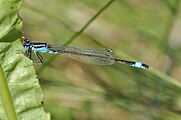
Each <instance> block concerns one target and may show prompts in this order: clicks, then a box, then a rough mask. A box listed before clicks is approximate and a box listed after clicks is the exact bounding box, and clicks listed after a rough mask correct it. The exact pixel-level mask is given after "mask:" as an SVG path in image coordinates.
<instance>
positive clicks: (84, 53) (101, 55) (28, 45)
mask: <svg viewBox="0 0 181 120" xmlns="http://www.w3.org/2000/svg"><path fill="white" fill-rule="evenodd" d="M23 45H24V50H25V55H26V56H27V57H29V58H30V59H32V52H34V54H35V56H36V57H37V58H38V61H39V62H40V63H42V62H43V57H42V56H41V55H40V53H50V54H64V55H67V56H68V57H70V58H72V59H75V60H78V61H81V62H85V63H89V64H96V65H112V64H114V63H116V62H118V63H122V64H126V65H129V66H133V67H137V68H143V69H148V68H149V66H148V65H147V64H144V63H141V62H133V61H127V60H120V59H116V58H113V57H112V54H113V51H112V50H111V49H108V48H78V47H72V46H52V45H49V44H47V43H41V42H30V41H29V40H28V39H24V40H23Z"/></svg>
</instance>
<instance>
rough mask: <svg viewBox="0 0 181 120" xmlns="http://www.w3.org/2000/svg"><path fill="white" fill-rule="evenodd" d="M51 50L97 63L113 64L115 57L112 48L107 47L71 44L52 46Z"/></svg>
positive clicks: (83, 60)
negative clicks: (80, 46) (86, 46)
mask: <svg viewBox="0 0 181 120" xmlns="http://www.w3.org/2000/svg"><path fill="white" fill-rule="evenodd" d="M49 50H51V51H53V52H59V53H60V54H61V53H62V54H64V55H66V56H68V57H70V58H72V59H75V60H78V61H81V62H85V63H89V64H97V65H112V64H114V63H115V59H114V58H113V57H112V56H111V54H112V53H113V52H112V50H110V49H107V48H77V47H71V46H61V47H60V46H51V47H50V48H49Z"/></svg>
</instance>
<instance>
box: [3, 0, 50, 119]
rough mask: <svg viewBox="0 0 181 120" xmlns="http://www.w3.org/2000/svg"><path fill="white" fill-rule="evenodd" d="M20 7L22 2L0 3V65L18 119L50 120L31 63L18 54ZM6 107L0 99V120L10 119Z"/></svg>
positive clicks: (19, 47)
mask: <svg viewBox="0 0 181 120" xmlns="http://www.w3.org/2000/svg"><path fill="white" fill-rule="evenodd" d="M21 4H22V0H14V1H12V0H11V1H10V0H1V1H0V8H1V9H0V21H1V24H0V64H1V65H2V68H3V71H4V75H5V78H6V80H7V84H8V88H9V90H10V93H11V97H12V100H13V104H14V108H15V111H16V114H17V118H18V120H33V119H34V120H35V119H38V120H48V119H50V115H49V114H48V113H45V111H44V108H43V105H42V103H41V102H42V100H43V92H42V89H41V87H40V85H39V81H38V79H36V75H35V71H34V68H33V66H32V65H31V64H32V62H31V61H30V60H29V59H28V58H26V57H25V56H24V55H23V54H21V53H20V54H17V51H18V50H22V49H23V47H22V43H21V28H22V21H21V19H20V17H19V16H18V14H17V13H18V10H19V8H20V6H21ZM0 84H2V83H0ZM0 89H1V91H2V92H1V93H4V94H6V93H5V92H3V91H4V90H3V89H2V88H0ZM7 101H10V100H7ZM5 106H6V104H3V102H2V101H1V100H0V120H7V119H8V118H7V114H6V112H5V110H4V107H5ZM7 106H8V105H7ZM14 119H15V118H14Z"/></svg>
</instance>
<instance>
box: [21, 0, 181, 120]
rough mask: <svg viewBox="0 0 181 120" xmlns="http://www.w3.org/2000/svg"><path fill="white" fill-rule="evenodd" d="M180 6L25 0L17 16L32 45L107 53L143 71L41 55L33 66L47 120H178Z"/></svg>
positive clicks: (131, 0)
mask: <svg viewBox="0 0 181 120" xmlns="http://www.w3.org/2000/svg"><path fill="white" fill-rule="evenodd" d="M180 7H181V2H180V0H115V1H114V0H110V1H109V0H51V1H50V0H26V1H25V2H24V4H23V6H22V8H21V10H20V16H21V17H22V19H23V22H24V28H23V32H24V33H23V34H24V36H25V37H28V38H29V39H31V40H32V41H38V42H47V43H49V44H52V45H67V46H68V45H69V46H78V47H83V48H102V47H106V48H111V49H112V50H114V52H115V54H114V57H116V58H119V59H126V60H133V61H141V62H144V63H148V64H149V65H150V69H149V70H143V69H137V68H133V67H130V66H127V65H122V64H119V63H118V64H114V65H112V66H98V65H90V64H86V63H81V62H78V61H75V60H72V59H70V58H67V57H64V56H63V55H49V54H43V57H44V63H43V64H41V65H40V64H34V66H35V69H36V73H37V75H38V79H39V81H40V84H41V86H42V89H43V91H44V94H45V98H44V106H45V111H47V112H50V113H51V118H52V120H181V115H180V114H181V40H180V39H181V9H179V8H180ZM99 12H100V14H98V13H99ZM96 14H98V16H97V17H95V15H96ZM93 17H95V18H94V19H93V21H92V22H90V24H88V22H89V21H90V20H91V19H92V18H93ZM86 25H88V26H86ZM84 28H85V29H84ZM81 30H82V31H81ZM79 33H80V34H79Z"/></svg>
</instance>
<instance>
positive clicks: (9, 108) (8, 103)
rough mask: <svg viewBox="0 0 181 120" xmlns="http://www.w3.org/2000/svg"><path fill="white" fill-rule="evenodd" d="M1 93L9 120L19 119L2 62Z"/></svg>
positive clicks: (0, 71)
mask: <svg viewBox="0 0 181 120" xmlns="http://www.w3.org/2000/svg"><path fill="white" fill-rule="evenodd" d="M0 94H1V99H2V102H3V105H4V109H5V111H6V115H7V118H8V119H9V120H17V116H16V113H15V109H14V106H13V102H12V98H11V95H10V92H9V89H8V85H7V82H6V79H5V76H4V72H3V69H2V66H1V64H0Z"/></svg>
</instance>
